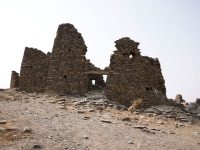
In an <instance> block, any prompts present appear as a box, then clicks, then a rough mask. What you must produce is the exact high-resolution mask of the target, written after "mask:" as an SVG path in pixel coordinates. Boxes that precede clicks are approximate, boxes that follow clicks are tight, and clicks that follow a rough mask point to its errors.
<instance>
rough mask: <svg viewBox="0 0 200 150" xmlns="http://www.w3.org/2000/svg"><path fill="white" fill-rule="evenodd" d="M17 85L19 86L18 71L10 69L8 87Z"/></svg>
mask: <svg viewBox="0 0 200 150" xmlns="http://www.w3.org/2000/svg"><path fill="white" fill-rule="evenodd" d="M18 86H19V73H17V72H16V71H12V74H11V80H10V88H17V87H18Z"/></svg>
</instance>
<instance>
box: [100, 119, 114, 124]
mask: <svg viewBox="0 0 200 150" xmlns="http://www.w3.org/2000/svg"><path fill="white" fill-rule="evenodd" d="M100 121H101V122H105V123H112V122H111V121H110V120H106V119H100Z"/></svg>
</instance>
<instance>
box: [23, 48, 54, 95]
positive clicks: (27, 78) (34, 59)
mask: <svg viewBox="0 0 200 150" xmlns="http://www.w3.org/2000/svg"><path fill="white" fill-rule="evenodd" d="M49 57H50V56H49V54H48V55H46V54H45V53H43V52H42V51H40V50H37V49H33V48H28V47H26V48H25V51H24V56H23V60H22V64H21V70H20V78H19V88H20V90H22V91H26V92H44V91H45V87H46V80H47V73H48V66H49Z"/></svg>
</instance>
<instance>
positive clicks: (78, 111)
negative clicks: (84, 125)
mask: <svg viewBox="0 0 200 150" xmlns="http://www.w3.org/2000/svg"><path fill="white" fill-rule="evenodd" d="M77 113H80V114H83V113H85V110H77Z"/></svg>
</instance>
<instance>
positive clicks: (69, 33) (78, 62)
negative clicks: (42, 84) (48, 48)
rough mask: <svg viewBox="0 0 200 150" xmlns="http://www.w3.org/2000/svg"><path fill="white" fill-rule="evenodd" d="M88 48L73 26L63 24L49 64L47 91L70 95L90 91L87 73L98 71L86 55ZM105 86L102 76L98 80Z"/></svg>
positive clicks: (55, 41)
mask: <svg viewBox="0 0 200 150" xmlns="http://www.w3.org/2000/svg"><path fill="white" fill-rule="evenodd" d="M86 52H87V47H86V45H85V42H84V39H83V37H82V35H81V34H80V33H79V32H78V31H77V29H76V28H75V27H74V26H73V25H72V24H69V23H67V24H61V25H59V27H58V30H57V35H56V38H55V40H54V45H53V50H52V55H51V58H50V62H49V70H48V77H47V87H46V90H47V91H49V92H58V93H64V94H70V95H76V94H77V95H83V94H84V93H86V92H87V91H88V83H89V82H90V81H89V76H88V75H87V74H85V72H86V71H97V70H100V69H99V68H96V67H95V66H94V65H93V64H91V63H90V61H89V60H86V57H85V54H86ZM98 79H99V80H98V81H99V83H100V84H102V85H103V84H104V81H103V77H102V75H100V76H99V78H98Z"/></svg>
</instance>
